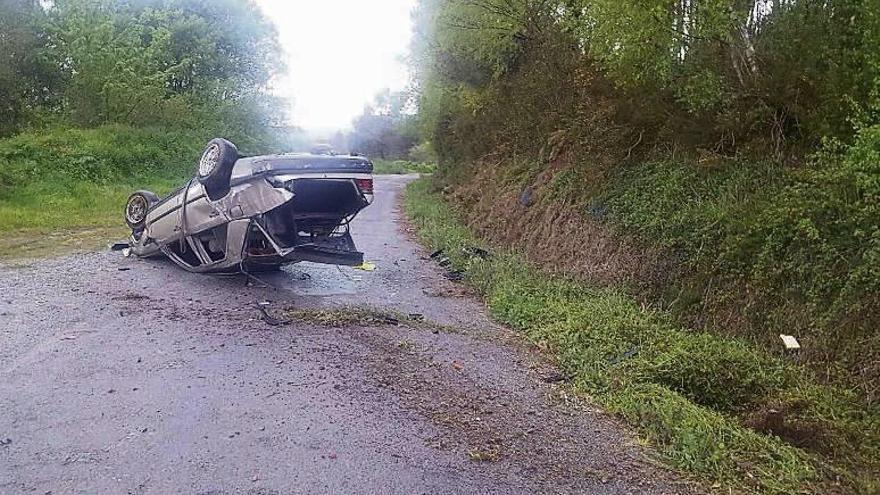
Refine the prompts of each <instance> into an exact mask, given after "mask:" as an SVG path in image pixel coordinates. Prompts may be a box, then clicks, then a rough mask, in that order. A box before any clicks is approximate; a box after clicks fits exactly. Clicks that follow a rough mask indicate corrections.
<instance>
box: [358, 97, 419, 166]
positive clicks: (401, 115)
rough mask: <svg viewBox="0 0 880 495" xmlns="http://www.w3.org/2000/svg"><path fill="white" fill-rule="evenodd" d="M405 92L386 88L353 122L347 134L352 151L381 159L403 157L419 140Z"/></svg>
mask: <svg viewBox="0 0 880 495" xmlns="http://www.w3.org/2000/svg"><path fill="white" fill-rule="evenodd" d="M408 101H409V96H408V94H407V93H405V92H397V93H392V92H390V91H389V90H387V89H386V90H384V91H382V92H380V93H379V94H378V95H376V97H375V99H374V101H373V103H372V104H370V105H367V106H366V107H365V108H364V113H363V114H361V115H360V116H359V117H357V118H356V119H355V121H354V123H353V127H354V129H353V130H352V132H351V135H350V136H349V138H348V143H349V147H350V148H351V150H352V151H355V152H358V153H363V154H365V155H368V156H371V157H375V158H381V159H403V158H406V157H407V156H408V153H409V150H410V148H412V147H413V145H415V144H416V142H417V137H416V133H415V129H414V126H413V117H412V115H410V114H408V113H407V112H406V106H407V103H408Z"/></svg>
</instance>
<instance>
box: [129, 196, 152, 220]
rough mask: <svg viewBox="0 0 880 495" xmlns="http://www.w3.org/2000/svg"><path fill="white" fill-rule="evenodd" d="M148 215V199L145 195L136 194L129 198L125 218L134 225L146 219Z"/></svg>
mask: <svg viewBox="0 0 880 495" xmlns="http://www.w3.org/2000/svg"><path fill="white" fill-rule="evenodd" d="M146 216H147V199H146V198H144V197H143V196H135V197H133V198H131V199H130V200H128V205H127V206H126V207H125V219H126V220H127V221H128V223H130V224H132V225H137V224H139V223H141V222H143V221H144V218H146Z"/></svg>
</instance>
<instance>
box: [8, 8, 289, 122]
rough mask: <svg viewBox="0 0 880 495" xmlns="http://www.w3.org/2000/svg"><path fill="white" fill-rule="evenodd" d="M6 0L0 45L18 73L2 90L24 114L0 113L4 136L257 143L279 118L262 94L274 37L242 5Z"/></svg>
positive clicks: (275, 59) (272, 62) (273, 62)
mask: <svg viewBox="0 0 880 495" xmlns="http://www.w3.org/2000/svg"><path fill="white" fill-rule="evenodd" d="M4 1H5V2H6V3H12V5H10V6H9V7H10V8H9V10H6V8H5V7H4V9H3V16H2V17H0V26H2V25H4V24H9V25H13V24H15V25H16V26H18V27H17V30H13V31H12V35H10V36H7V35H4V36H3V37H2V38H0V40H2V41H3V42H4V43H5V44H10V45H12V49H11V50H8V51H7V53H11V57H13V59H14V60H16V65H17V66H18V67H20V69H18V70H16V71H15V72H14V73H13V74H12V75H10V76H9V77H8V79H10V80H11V82H9V83H6V85H9V86H10V87H13V88H18V89H17V90H16V91H15V92H14V94H17V95H18V96H17V97H16V101H18V103H17V108H19V109H22V108H26V109H28V110H29V112H23V111H22V110H19V111H18V112H13V113H6V114H4V116H3V126H2V127H3V129H6V133H9V132H11V131H13V130H15V129H19V128H21V127H22V126H25V125H40V124H41V123H45V122H51V123H55V124H56V125H57V124H59V123H64V122H70V123H72V124H75V125H79V126H97V125H103V124H108V123H121V124H129V125H137V126H144V125H147V126H148V125H170V126H181V127H211V128H213V129H215V130H216V131H217V132H218V133H221V134H227V135H231V134H237V135H248V136H250V137H252V138H257V134H258V133H260V132H263V130H264V129H266V127H267V126H268V125H270V124H273V123H274V122H275V121H276V120H277V118H278V117H277V116H278V115H279V114H280V113H281V112H278V111H277V110H276V109H275V108H274V107H275V106H276V105H277V104H278V102H275V101H274V100H273V99H272V98H271V97H269V96H268V94H267V93H266V91H265V90H266V87H267V84H268V82H269V81H270V79H271V78H272V77H273V76H274V75H275V74H277V73H278V71H279V70H280V69H281V64H280V62H279V53H280V49H279V46H278V42H277V36H276V33H275V30H274V27H273V26H272V25H271V24H270V23H269V22H268V21H267V20H266V19H264V18H263V17H262V15H261V14H260V13H259V10H258V9H257V8H256V6H255V5H254V4H252V3H251V2H249V1H248V0H222V1H206V0H126V1H115V0H58V1H56V2H52V3H51V4H50V5H48V6H47V7H46V8H45V10H44V9H43V8H42V7H40V6H39V5H38V4H37V3H36V2H27V1H23V0H16V1H14V2H13V1H12V0H4ZM7 38H8V40H7ZM24 53H26V54H27V55H26V56H23V55H22V54H24ZM22 68H24V69H27V70H28V71H29V72H27V71H25V70H24V69H22ZM3 79H4V78H2V77H0V80H3ZM0 84H3V83H0ZM7 106H10V104H7Z"/></svg>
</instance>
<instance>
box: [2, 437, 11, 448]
mask: <svg viewBox="0 0 880 495" xmlns="http://www.w3.org/2000/svg"><path fill="white" fill-rule="evenodd" d="M7 445H12V439H11V438H4V439H2V440H0V447H6V446H7Z"/></svg>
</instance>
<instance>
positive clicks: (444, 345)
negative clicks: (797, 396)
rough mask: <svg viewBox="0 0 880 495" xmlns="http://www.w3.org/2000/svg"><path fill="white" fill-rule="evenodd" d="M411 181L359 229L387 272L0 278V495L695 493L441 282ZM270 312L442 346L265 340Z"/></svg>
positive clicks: (18, 274) (6, 270)
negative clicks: (324, 317)
mask: <svg viewBox="0 0 880 495" xmlns="http://www.w3.org/2000/svg"><path fill="white" fill-rule="evenodd" d="M410 179H412V177H408V176H407V177H404V176H386V177H379V178H377V183H376V189H377V200H376V203H375V204H374V205H373V206H371V207H370V208H368V209H367V210H365V212H364V213H363V214H362V215H361V216H360V217H359V218H358V219H357V220H356V221H355V223H354V225H353V227H352V229H353V232H354V235H355V240H356V242H357V243H358V246H359V248H360V249H361V250H363V251H364V252H365V253H367V258H368V259H370V260H371V261H374V262H375V263H376V265H377V270H376V271H374V272H363V271H357V270H354V269H351V268H337V267H332V266H320V265H310V264H302V265H297V266H293V267H289V268H286V269H285V271H283V272H280V273H276V274H271V275H265V276H263V277H261V279H262V281H263V282H264V283H260V282H255V281H253V280H251V281H248V279H247V278H245V277H242V276H235V277H212V276H205V275H194V274H189V273H186V272H183V271H181V270H180V269H178V268H177V267H175V266H173V265H171V264H170V263H168V262H164V261H162V260H149V261H144V260H137V259H128V258H124V257H123V256H121V255H120V254H119V253H112V252H101V253H92V254H85V255H76V256H69V257H64V258H57V259H51V260H42V261H34V262H28V263H25V264H23V265H22V264H18V265H5V266H0V493H2V494H18V493H39V494H48V493H51V494H68V493H70V494H74V493H76V494H79V493H82V494H104V493H107V494H124V493H132V494H147V493H149V494H171V493H185V494H240V493H249V494H250V493H252V494H288V493H290V494H292V493H309V494H311V493H333V494H336V493H370V494H373V493H401V494H418V493H430V494H434V493H437V494H440V493H455V494H459V493H460V494H477V493H530V494H533V493H603V494H604V493H609V494H610V493H620V494H629V493H651V494H654V493H658V494H659V493H685V492H689V491H690V490H691V489H692V488H690V487H689V485H686V484H684V483H683V482H681V481H678V480H677V478H676V476H675V475H674V474H672V473H669V472H667V471H666V470H664V469H662V468H660V467H657V463H655V462H653V461H651V460H650V454H649V453H647V452H646V451H645V449H644V448H642V447H640V446H639V445H638V443H637V442H636V440H635V439H634V437H633V436H632V435H631V434H630V433H628V432H627V431H626V430H625V429H624V428H623V427H622V426H621V425H620V424H619V423H618V422H617V421H615V420H614V419H612V418H610V417H608V416H607V415H605V414H604V413H602V412H600V411H598V410H597V409H596V408H595V407H594V406H592V405H590V404H589V402H587V401H585V400H584V399H581V398H576V397H572V396H571V395H570V394H569V393H567V392H566V387H565V385H564V384H559V383H551V382H553V377H554V375H555V371H554V369H553V367H552V365H550V364H549V363H548V362H546V360H545V358H543V357H542V356H541V355H540V353H538V352H537V351H535V350H534V349H531V348H529V347H528V346H527V345H526V344H524V343H523V342H522V341H521V339H519V338H518V336H517V335H515V334H514V333H513V332H511V331H510V330H507V329H504V328H500V327H498V326H496V325H494V324H492V323H491V322H490V321H489V320H488V318H487V316H486V311H485V309H484V307H483V306H482V305H481V304H480V303H479V301H477V300H476V299H474V298H473V297H471V296H469V295H468V294H467V293H466V292H467V291H466V290H465V289H464V288H463V287H461V286H459V285H457V284H455V283H453V282H450V281H448V280H446V279H445V278H444V277H443V276H442V269H441V268H439V267H437V266H436V265H435V264H434V263H433V262H432V261H431V260H429V259H427V256H426V253H425V251H424V250H423V249H422V248H421V247H419V246H418V245H416V244H415V242H414V241H413V240H412V235H411V233H410V232H409V231H408V229H407V228H406V226H405V224H404V223H403V222H402V221H401V214H400V213H399V211H398V206H397V204H398V196H399V193H400V192H401V190H402V189H403V186H404V185H405V183H406V182H407V181H408V180H410ZM259 303H264V305H265V303H268V305H265V306H264V307H268V308H270V310H276V311H277V310H280V309H282V308H290V307H294V308H334V307H338V306H358V307H360V306H372V307H380V308H390V309H393V310H396V311H400V312H403V313H419V314H421V315H424V318H425V320H426V321H428V322H430V323H432V324H430V325H415V326H406V325H401V326H379V327H367V328H360V327H347V328H332V327H327V326H321V325H317V324H313V323H305V322H298V323H293V324H290V325H287V326H271V325H269V324H267V323H266V322H264V321H263V320H262V319H261V318H260V312H259V311H258V310H257V304H259ZM434 323H436V324H437V325H433V324H434Z"/></svg>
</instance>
